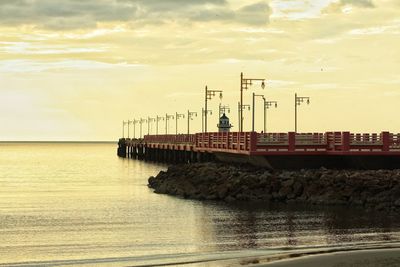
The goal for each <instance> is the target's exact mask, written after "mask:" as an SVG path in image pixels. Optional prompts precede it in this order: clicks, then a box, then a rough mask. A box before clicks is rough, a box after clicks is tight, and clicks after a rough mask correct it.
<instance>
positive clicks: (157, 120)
mask: <svg viewBox="0 0 400 267" xmlns="http://www.w3.org/2000/svg"><path fill="white" fill-rule="evenodd" d="M159 118H160V117H158V115H157V118H156V135H158V122H159Z"/></svg>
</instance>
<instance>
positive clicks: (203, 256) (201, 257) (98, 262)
mask: <svg viewBox="0 0 400 267" xmlns="http://www.w3.org/2000/svg"><path fill="white" fill-rule="evenodd" d="M393 248H396V249H397V248H399V249H400V243H399V242H376V243H368V244H361V243H360V244H349V245H345V246H302V247H296V248H293V247H276V248H272V249H258V250H241V251H229V252H212V253H182V254H160V255H146V256H134V257H110V258H92V259H71V260H49V261H25V262H14V263H1V264H0V266H7V267H38V266H40V267H53V266H85V267H88V266H96V267H97V266H132V267H133V266H134V267H147V266H168V265H170V266H172V265H191V266H195V265H197V264H202V263H207V262H208V263H213V262H214V263H215V264H216V265H220V266H224V265H228V262H232V261H234V262H240V264H241V265H246V262H248V263H254V262H273V261H277V260H285V259H292V258H298V257H303V256H310V255H319V254H328V253H335V252H352V251H360V250H376V249H393ZM254 259H256V261H254ZM223 262H225V264H223Z"/></svg>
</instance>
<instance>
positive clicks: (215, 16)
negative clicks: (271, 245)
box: [0, 0, 400, 141]
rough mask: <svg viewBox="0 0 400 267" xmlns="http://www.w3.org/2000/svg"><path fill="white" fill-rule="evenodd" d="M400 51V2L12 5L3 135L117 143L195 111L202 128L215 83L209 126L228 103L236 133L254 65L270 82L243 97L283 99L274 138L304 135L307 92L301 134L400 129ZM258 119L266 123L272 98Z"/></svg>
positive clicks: (274, 113) (6, 19)
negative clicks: (244, 83)
mask: <svg viewBox="0 0 400 267" xmlns="http://www.w3.org/2000/svg"><path fill="white" fill-rule="evenodd" d="M399 47H400V1H399V0H267V1H263V0H261V1H260V0H57V1H54V0H1V1H0V123H1V127H0V141H8V140H25V141H30V140H50V141H62V140H67V141H72V140H80V141H83V140H90V141H100V140H117V139H118V138H119V137H121V135H122V121H123V120H133V119H137V120H138V119H140V118H143V119H146V118H148V117H155V116H157V115H158V116H165V114H167V113H168V114H175V113H176V112H178V113H184V114H186V113H187V112H188V110H190V111H193V112H197V113H198V116H197V117H194V119H193V120H192V121H191V131H192V132H200V131H201V108H202V107H203V106H204V88H205V86H206V85H207V86H208V88H209V89H212V90H223V98H222V99H220V98H219V97H215V98H213V99H211V100H210V101H209V105H208V106H209V109H210V110H212V111H213V113H212V115H210V116H209V118H208V129H209V131H216V130H217V128H216V124H217V123H218V106H219V104H222V105H228V106H229V107H230V113H228V114H227V115H228V117H230V119H231V123H232V124H233V126H234V127H233V129H232V131H235V130H237V129H238V127H237V125H238V123H237V121H238V101H239V93H240V73H241V72H243V73H244V76H245V78H265V79H266V87H265V89H261V87H260V85H259V84H257V83H254V84H253V86H251V87H250V88H249V89H248V90H246V91H245V92H244V104H251V103H252V100H251V96H252V93H253V92H254V93H256V94H263V95H264V96H265V97H266V99H268V100H270V101H278V107H277V108H276V109H275V108H272V109H269V110H268V111H267V131H269V132H288V131H293V130H294V94H295V93H297V94H298V95H299V96H307V97H310V100H311V102H310V105H307V104H305V103H303V104H302V105H300V106H299V107H298V131H299V132H325V131H352V132H381V131H391V132H400V121H399V119H398V110H399V107H400V52H399ZM255 113H256V118H255V121H256V126H255V127H256V130H257V131H261V130H262V129H263V103H262V100H261V98H256V105H255ZM186 119H187V118H184V119H183V118H182V119H180V120H178V131H179V132H180V133H186V132H187V120H186ZM250 122H251V112H250V111H247V110H246V111H245V112H244V130H251V125H250ZM139 128H140V127H139V125H138V124H137V125H136V129H135V130H136V137H138V135H139V131H140V130H139ZM159 129H160V133H164V132H165V130H164V129H165V122H163V121H161V122H160V124H159ZM125 130H127V129H125ZM147 130H148V129H147V124H143V129H142V132H143V133H146V134H147ZM132 132H133V126H132V125H131V127H130V136H132ZM154 132H155V125H154V123H151V124H150V133H154ZM169 132H170V133H174V132H175V121H171V122H170V125H169ZM125 135H127V132H126V131H125Z"/></svg>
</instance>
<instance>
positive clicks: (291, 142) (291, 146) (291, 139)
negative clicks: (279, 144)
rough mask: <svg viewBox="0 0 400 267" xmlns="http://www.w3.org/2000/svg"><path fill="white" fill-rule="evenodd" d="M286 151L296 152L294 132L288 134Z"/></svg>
mask: <svg viewBox="0 0 400 267" xmlns="http://www.w3.org/2000/svg"><path fill="white" fill-rule="evenodd" d="M288 150H289V151H295V150H296V133H295V132H289V133H288Z"/></svg>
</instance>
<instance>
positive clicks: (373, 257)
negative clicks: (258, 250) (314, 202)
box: [251, 248, 400, 267]
mask: <svg viewBox="0 0 400 267" xmlns="http://www.w3.org/2000/svg"><path fill="white" fill-rule="evenodd" d="M251 266H256V267H320V266H324V267H338V266H340V267H396V266H400V248H379V249H376V248H374V249H361V250H350V251H337V252H327V253H326V252H323V253H317V254H312V255H307V254H306V255H301V256H298V257H292V256H289V257H288V258H286V259H281V260H277V261H271V262H266V263H262V260H260V263H257V264H252V265H251Z"/></svg>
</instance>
